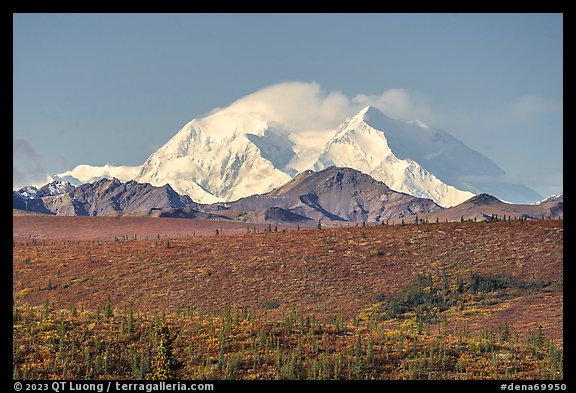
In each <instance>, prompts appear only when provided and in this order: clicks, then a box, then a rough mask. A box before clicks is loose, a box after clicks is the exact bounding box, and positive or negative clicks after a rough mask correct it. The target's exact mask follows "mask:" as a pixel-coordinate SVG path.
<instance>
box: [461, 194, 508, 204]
mask: <svg viewBox="0 0 576 393" xmlns="http://www.w3.org/2000/svg"><path fill="white" fill-rule="evenodd" d="M468 202H470V203H473V204H475V205H491V204H494V203H501V202H502V201H501V200H500V199H498V198H496V197H495V196H492V195H490V194H486V193H482V194H478V195H475V196H473V197H472V198H470V199H468Z"/></svg>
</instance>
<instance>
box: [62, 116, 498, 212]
mask: <svg viewBox="0 0 576 393" xmlns="http://www.w3.org/2000/svg"><path fill="white" fill-rule="evenodd" d="M283 123H285V122H283ZM332 165H335V166H339V167H350V168H353V169H357V170H359V171H361V172H363V173H366V174H368V175H370V176H372V177H373V178H375V179H376V180H378V181H382V182H384V183H386V184H387V185H388V186H389V187H390V188H392V189H394V190H396V191H401V192H405V193H409V194H411V195H414V196H417V197H422V198H430V199H432V200H434V201H435V202H436V203H438V204H439V205H441V206H443V207H450V206H454V205H456V204H458V203H461V202H463V201H465V200H467V199H469V198H470V197H472V196H473V195H474V194H475V193H473V192H470V191H465V190H464V188H457V187H456V186H455V184H454V183H455V182H457V181H458V179H460V178H463V177H465V176H487V175H488V176H490V175H495V174H500V173H503V171H502V170H501V169H500V168H498V166H497V165H496V164H494V163H493V162H492V161H490V160H489V159H487V158H486V157H484V156H482V155H481V154H480V153H478V152H476V151H474V150H472V149H470V148H468V147H466V146H465V145H464V144H463V143H462V142H460V141H458V140H457V139H455V138H454V137H452V136H451V135H450V134H448V133H447V132H445V131H441V130H438V129H436V128H433V127H431V126H429V125H427V124H425V123H424V122H422V121H418V120H416V121H413V122H402V121H399V120H394V119H391V118H388V117H387V116H385V115H384V114H383V113H381V112H380V111H378V110H377V109H375V108H372V107H366V108H364V109H362V110H361V111H360V112H358V113H357V114H356V115H354V116H351V117H349V118H348V119H346V120H345V121H344V122H343V123H342V124H340V126H338V127H337V128H334V129H330V130H320V131H318V130H301V129H298V130H296V129H294V128H293V127H292V126H291V125H290V124H279V123H277V122H274V121H270V120H269V119H267V118H266V116H264V115H263V114H261V113H259V112H258V111H254V112H251V111H247V110H243V111H238V110H236V108H235V107H234V106H233V105H232V106H230V107H227V108H223V109H220V110H218V111H216V112H214V113H212V114H210V115H208V116H206V117H203V118H198V119H194V120H192V121H190V122H189V123H188V124H186V125H185V126H184V127H183V128H182V129H181V130H180V131H179V132H178V133H177V134H176V135H174V136H173V137H172V138H171V139H170V140H169V141H168V142H167V143H166V144H164V145H163V146H162V147H160V148H159V149H158V150H157V151H156V152H154V153H153V154H152V155H150V157H149V158H148V159H147V160H146V162H145V163H144V164H142V165H140V166H133V167H127V166H122V167H116V166H112V165H106V166H104V167H93V166H89V165H80V166H78V167H76V168H74V169H73V170H71V171H68V172H64V173H60V174H58V175H57V177H56V178H58V179H63V180H67V181H70V182H71V183H73V184H74V183H84V182H93V181H95V180H98V179H101V178H111V177H116V178H118V179H119V180H121V181H128V180H135V181H138V182H141V183H144V182H147V183H150V184H152V185H154V186H163V185H165V184H170V186H171V187H172V188H173V189H174V190H175V191H176V192H178V193H180V194H184V195H188V196H190V197H191V198H192V199H193V200H194V201H197V202H200V203H215V202H225V201H233V200H237V199H239V198H242V197H245V196H249V195H254V194H263V193H266V192H269V191H271V190H272V189H274V188H275V187H278V186H280V185H282V184H284V183H286V182H287V181H289V180H290V179H291V178H293V177H294V176H295V175H296V174H298V173H301V172H303V171H305V170H308V169H313V170H321V169H324V168H326V167H329V166H332ZM459 184H460V185H463V186H467V184H466V183H464V182H460V183H459ZM469 189H470V187H469Z"/></svg>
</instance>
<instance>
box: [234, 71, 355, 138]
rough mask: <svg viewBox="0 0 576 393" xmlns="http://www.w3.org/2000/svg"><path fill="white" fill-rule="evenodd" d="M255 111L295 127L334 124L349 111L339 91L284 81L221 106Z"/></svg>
mask: <svg viewBox="0 0 576 393" xmlns="http://www.w3.org/2000/svg"><path fill="white" fill-rule="evenodd" d="M224 110H226V111H234V112H240V113H243V112H248V111H249V112H257V113H260V114H262V115H264V116H265V118H267V119H269V120H272V121H276V122H278V123H281V124H285V125H290V126H291V127H293V128H294V129H299V130H322V129H327V128H331V127H334V126H336V125H337V124H338V123H339V122H341V121H342V120H343V119H345V118H346V116H349V115H351V114H352V110H351V108H350V100H349V99H348V98H347V97H346V96H345V95H343V94H342V93H339V92H326V91H325V90H323V89H322V88H321V87H320V85H318V84H317V83H305V82H285V83H279V84H275V85H272V86H268V87H265V88H263V89H260V90H258V91H256V92H255V93H252V94H249V95H247V96H245V97H242V98H240V99H239V100H236V101H235V102H233V103H232V104H231V105H230V106H228V107H227V108H225V109H224Z"/></svg>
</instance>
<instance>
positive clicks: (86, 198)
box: [13, 179, 196, 216]
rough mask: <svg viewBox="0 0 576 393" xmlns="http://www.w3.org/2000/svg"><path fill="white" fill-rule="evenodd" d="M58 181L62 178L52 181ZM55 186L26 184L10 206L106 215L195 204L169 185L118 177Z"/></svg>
mask: <svg viewBox="0 0 576 393" xmlns="http://www.w3.org/2000/svg"><path fill="white" fill-rule="evenodd" d="M55 183H61V182H55ZM66 184H67V186H65V187H60V188H59V192H57V191H55V187H52V191H51V190H50V187H49V186H51V185H54V183H50V184H47V185H46V186H44V187H42V188H41V189H39V190H36V189H35V188H34V189H33V188H32V187H26V188H25V189H22V190H20V191H18V192H13V208H17V209H24V210H30V211H37V212H42V213H46V212H48V213H52V214H56V215H64V216H105V215H115V214H118V213H125V212H134V211H140V210H149V209H152V208H159V209H162V208H183V207H185V206H195V205H196V204H195V203H193V202H192V200H191V199H190V197H188V196H182V195H179V194H177V193H176V192H175V191H174V190H173V189H172V187H170V186H169V185H165V186H163V187H154V186H152V185H150V184H147V183H146V184H143V183H136V182H134V181H130V182H127V183H121V182H120V181H119V180H118V179H101V180H99V181H97V182H95V183H92V184H82V185H79V186H77V187H74V186H71V185H70V184H69V183H66Z"/></svg>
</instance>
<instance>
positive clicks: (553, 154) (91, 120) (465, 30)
mask: <svg viewBox="0 0 576 393" xmlns="http://www.w3.org/2000/svg"><path fill="white" fill-rule="evenodd" d="M13 33H14V34H13V67H14V72H13V123H14V124H13V137H14V146H13V153H14V155H13V186H14V187H20V186H23V185H25V184H31V183H35V182H41V181H42V180H44V179H45V177H46V174H55V173H58V172H62V171H66V170H69V169H72V168H73V167H75V166H76V165H78V164H90V165H104V164H106V163H111V164H116V165H139V164H142V163H143V162H144V161H145V160H146V158H147V157H148V156H149V155H150V154H151V153H152V152H153V151H154V150H156V149H157V148H158V147H160V146H161V145H162V144H164V143H165V142H166V141H167V140H168V139H169V138H170V137H171V136H173V135H174V134H175V133H176V132H177V131H178V130H179V129H180V128H181V127H182V126H183V125H184V124H186V123H187V122H188V121H190V120H191V119H193V118H195V117H199V116H202V115H204V114H206V113H208V112H209V111H211V110H212V109H213V108H216V107H223V106H227V105H229V104H231V103H232V102H233V101H235V100H237V99H239V98H241V97H243V96H245V95H247V94H250V93H253V92H255V91H258V90H260V89H262V88H264V87H267V86H270V85H274V84H278V83H283V82H291V81H301V82H306V83H315V84H318V85H319V86H320V87H321V88H322V89H323V91H324V92H325V93H326V95H328V94H330V93H339V94H342V95H344V96H346V97H348V98H349V99H350V100H354V99H355V98H358V97H369V98H370V99H371V100H373V101H378V100H379V99H383V98H385V99H388V98H390V97H392V98H390V99H391V100H392V101H393V102H392V106H391V107H390V108H391V109H390V112H391V113H387V114H388V115H389V116H391V117H398V118H404V119H406V120H408V119H410V118H420V119H422V120H424V121H426V122H428V123H430V124H432V125H434V126H437V127H439V128H443V129H445V130H446V131H448V132H450V133H451V134H452V135H454V136H455V137H457V138H458V139H460V140H461V141H463V142H464V143H465V144H467V145H468V146H470V147H472V148H473V149H475V150H478V151H479V152H480V153H482V154H484V155H485V156H487V157H488V158H490V159H492V160H493V161H495V162H496V163H497V164H498V165H499V166H500V167H501V168H502V169H504V170H505V171H506V173H507V178H508V179H509V180H510V181H513V182H517V183H520V184H524V185H527V186H529V187H531V188H533V189H535V190H536V191H537V192H539V193H540V194H542V195H543V196H547V195H550V194H554V193H560V192H562V191H563V182H562V174H563V152H562V150H563V145H562V144H563V120H562V115H563V16H562V14H26V13H24V14H14V16H13ZM392 93H399V94H396V95H394V94H392ZM394 97H395V98H394ZM394 100H396V101H394ZM398 100H399V101H398Z"/></svg>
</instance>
